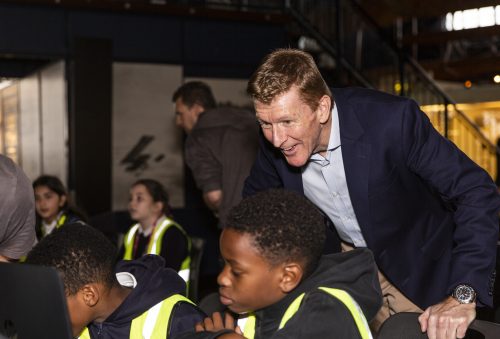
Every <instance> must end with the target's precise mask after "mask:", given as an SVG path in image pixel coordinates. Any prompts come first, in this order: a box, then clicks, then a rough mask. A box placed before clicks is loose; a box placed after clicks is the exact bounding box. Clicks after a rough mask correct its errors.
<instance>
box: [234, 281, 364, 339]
mask: <svg viewBox="0 0 500 339" xmlns="http://www.w3.org/2000/svg"><path fill="white" fill-rule="evenodd" d="M319 289H320V290H322V291H325V292H326V293H328V294H330V295H331V296H333V297H335V298H337V299H338V300H340V301H341V302H342V303H343V304H344V305H345V306H346V307H347V309H348V310H349V312H350V313H351V315H352V317H353V318H354V322H355V323H356V327H357V328H358V331H359V334H360V336H361V338H362V339H372V338H373V337H372V334H371V332H370V327H369V326H368V322H367V321H366V318H365V316H364V314H363V311H361V308H360V307H359V305H358V303H357V302H356V300H354V299H353V298H352V297H351V296H350V295H349V293H347V292H346V291H343V290H339V289H337V288H329V287H319ZM304 295H305V293H302V294H301V295H299V296H298V297H297V298H295V300H294V301H293V302H292V303H291V304H290V306H288V308H287V310H286V311H285V314H284V315H283V317H282V318H281V322H280V325H279V327H278V331H279V330H281V329H282V328H283V327H285V324H286V323H287V322H288V320H290V318H291V317H293V315H294V314H295V313H297V311H298V310H299V308H300V303H301V302H302V299H303V298H304ZM255 324H256V318H255V314H253V313H249V314H248V316H247V317H244V318H241V319H238V326H239V327H240V328H241V329H242V331H243V335H244V336H245V338H248V339H254V337H255ZM339 326H342V324H339Z"/></svg>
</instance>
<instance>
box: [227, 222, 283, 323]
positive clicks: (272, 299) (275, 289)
mask: <svg viewBox="0 0 500 339" xmlns="http://www.w3.org/2000/svg"><path fill="white" fill-rule="evenodd" d="M220 248H221V254H222V257H223V258H224V262H225V265H224V269H223V270H222V272H221V273H220V274H219V277H218V278H217V282H218V284H219V294H220V301H221V303H223V304H224V305H226V306H227V307H228V308H229V309H230V310H231V311H233V312H236V313H245V312H249V311H255V310H258V309H261V308H264V307H267V306H269V305H272V304H274V303H276V302H277V301H279V300H280V299H281V298H283V297H284V295H285V294H284V293H283V291H282V290H281V288H280V281H281V279H282V277H283V274H282V272H283V269H282V265H275V266H272V265H271V264H269V263H268V262H267V260H266V259H265V258H264V257H262V256H261V255H260V254H259V252H258V251H257V249H256V248H255V247H254V245H253V237H252V236H251V235H249V234H248V233H238V232H236V231H234V230H233V229H231V228H226V229H224V231H223V232H222V234H221V238H220Z"/></svg>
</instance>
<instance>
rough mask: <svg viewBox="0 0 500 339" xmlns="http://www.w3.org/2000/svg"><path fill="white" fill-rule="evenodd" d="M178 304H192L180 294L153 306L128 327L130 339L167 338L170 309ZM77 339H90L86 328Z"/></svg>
mask: <svg viewBox="0 0 500 339" xmlns="http://www.w3.org/2000/svg"><path fill="white" fill-rule="evenodd" d="M179 302H187V303H190V304H193V302H192V301H191V300H189V299H188V298H186V297H183V296H182V295H180V294H174V295H172V296H170V297H168V298H167V299H165V300H163V301H160V302H159V303H158V304H156V305H154V306H153V307H151V308H150V309H149V310H147V311H146V312H144V313H143V314H141V315H140V316H138V317H137V318H135V319H134V320H132V324H131V325H130V336H129V337H130V339H136V338H145V339H147V338H151V339H160V338H161V339H164V338H165V337H167V338H168V334H169V333H168V332H169V328H168V326H169V323H170V316H171V315H172V309H173V308H174V306H175V305H176V304H177V303H179ZM193 305H194V304H193ZM78 338H79V339H90V333H89V330H88V328H85V329H84V330H83V332H82V333H81V334H80V336H79V337H78Z"/></svg>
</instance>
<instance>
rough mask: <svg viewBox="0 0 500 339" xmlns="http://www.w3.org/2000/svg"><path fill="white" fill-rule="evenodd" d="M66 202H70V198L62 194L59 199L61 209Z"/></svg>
mask: <svg viewBox="0 0 500 339" xmlns="http://www.w3.org/2000/svg"><path fill="white" fill-rule="evenodd" d="M66 200H68V197H67V196H66V195H65V194H62V195H61V196H60V198H59V207H63V206H64V204H65V203H66Z"/></svg>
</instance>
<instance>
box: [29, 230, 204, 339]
mask: <svg viewBox="0 0 500 339" xmlns="http://www.w3.org/2000/svg"><path fill="white" fill-rule="evenodd" d="M116 254H117V253H116V248H115V247H114V245H113V244H112V243H111V242H110V241H109V240H108V239H107V238H106V237H105V236H104V235H103V234H102V233H101V232H100V231H98V230H97V229H95V228H93V227H91V226H88V225H85V224H83V223H75V224H70V225H66V226H65V227H61V228H59V229H57V230H56V231H54V232H52V233H51V234H49V235H48V236H46V237H45V238H43V239H42V240H41V241H40V242H39V243H38V244H37V245H36V246H35V247H34V248H33V250H32V251H31V252H30V253H29V254H28V257H27V259H26V262H27V263H28V264H35V265H44V266H50V267H54V268H56V269H57V271H59V272H60V274H61V277H62V281H63V285H64V289H65V293H66V300H67V304H68V311H69V316H70V320H71V327H72V332H73V335H74V336H75V337H79V338H85V339H87V338H111V339H112V338H117V339H118V338H120V339H121V338H152V339H160V338H161V339H164V338H174V337H176V336H177V335H179V334H182V333H185V332H194V326H195V323H196V322H198V321H200V320H201V319H203V317H204V314H203V313H202V312H201V311H200V310H198V309H197V307H196V306H194V305H193V304H192V302H191V301H189V300H188V299H186V298H185V297H183V296H182V294H183V293H184V291H185V290H186V285H185V283H184V281H183V280H182V279H181V277H179V275H178V274H177V273H176V272H175V271H174V270H172V269H169V268H165V267H164V266H165V264H164V261H163V258H161V257H160V256H157V255H146V256H143V257H141V258H140V259H138V260H130V261H121V262H119V263H118V265H116V267H115V261H116Z"/></svg>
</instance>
